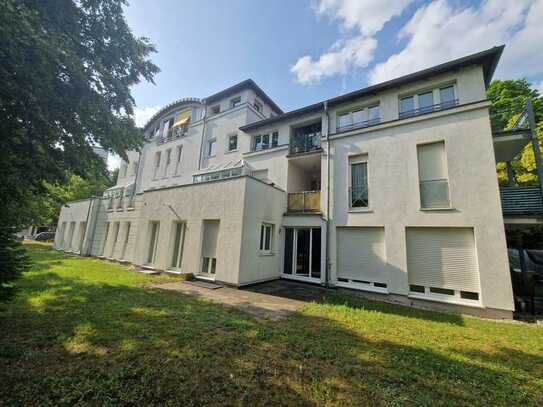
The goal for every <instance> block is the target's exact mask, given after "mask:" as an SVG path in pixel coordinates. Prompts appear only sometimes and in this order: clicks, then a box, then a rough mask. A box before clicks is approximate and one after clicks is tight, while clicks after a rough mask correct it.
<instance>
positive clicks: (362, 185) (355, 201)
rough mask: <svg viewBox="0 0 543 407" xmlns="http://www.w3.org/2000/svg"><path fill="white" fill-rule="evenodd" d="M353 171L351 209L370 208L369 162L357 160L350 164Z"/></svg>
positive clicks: (365, 159)
mask: <svg viewBox="0 0 543 407" xmlns="http://www.w3.org/2000/svg"><path fill="white" fill-rule="evenodd" d="M350 169H351V174H350V175H351V188H350V204H351V208H367V207H368V206H369V196H368V161H367V158H364V159H360V158H359V159H356V160H353V161H351V163H350Z"/></svg>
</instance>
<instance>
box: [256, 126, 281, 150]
mask: <svg viewBox="0 0 543 407" xmlns="http://www.w3.org/2000/svg"><path fill="white" fill-rule="evenodd" d="M278 145H279V133H278V132H277V131H274V132H273V133H272V135H271V143H270V134H269V133H266V134H258V135H256V136H254V138H253V151H260V150H267V149H268V148H274V147H277V146H278Z"/></svg>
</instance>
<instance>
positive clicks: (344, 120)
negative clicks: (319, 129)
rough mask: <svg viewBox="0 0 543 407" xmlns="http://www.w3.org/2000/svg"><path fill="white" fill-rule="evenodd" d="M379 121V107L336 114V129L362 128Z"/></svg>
mask: <svg viewBox="0 0 543 407" xmlns="http://www.w3.org/2000/svg"><path fill="white" fill-rule="evenodd" d="M380 120H381V118H380V110H379V105H374V106H369V107H365V108H356V109H353V110H350V111H348V112H344V113H340V114H338V119H337V127H338V129H346V128H349V127H352V128H356V127H363V126H369V125H370V124H376V123H379V121H380Z"/></svg>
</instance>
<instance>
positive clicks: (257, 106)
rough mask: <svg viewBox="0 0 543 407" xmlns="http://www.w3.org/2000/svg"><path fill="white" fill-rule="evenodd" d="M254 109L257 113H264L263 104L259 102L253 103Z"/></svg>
mask: <svg viewBox="0 0 543 407" xmlns="http://www.w3.org/2000/svg"><path fill="white" fill-rule="evenodd" d="M253 107H254V108H255V110H256V111H257V112H262V103H260V102H259V101H258V100H255V101H254V102H253Z"/></svg>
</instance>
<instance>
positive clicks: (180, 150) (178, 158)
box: [175, 146, 183, 175]
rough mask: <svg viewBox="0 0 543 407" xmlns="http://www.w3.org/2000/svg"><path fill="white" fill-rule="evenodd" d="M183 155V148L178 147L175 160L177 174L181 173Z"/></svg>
mask: <svg viewBox="0 0 543 407" xmlns="http://www.w3.org/2000/svg"><path fill="white" fill-rule="evenodd" d="M182 154H183V146H177V149H176V159H175V174H176V175H179V174H180V173H181V155H182Z"/></svg>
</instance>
